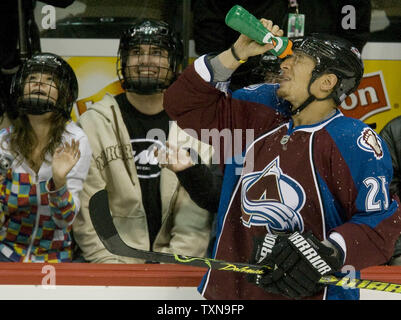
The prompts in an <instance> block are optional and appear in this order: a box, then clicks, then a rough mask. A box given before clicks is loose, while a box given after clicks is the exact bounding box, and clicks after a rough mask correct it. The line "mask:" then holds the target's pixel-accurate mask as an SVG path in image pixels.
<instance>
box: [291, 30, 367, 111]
mask: <svg viewBox="0 0 401 320" xmlns="http://www.w3.org/2000/svg"><path fill="white" fill-rule="evenodd" d="M292 41H293V50H294V52H296V51H301V52H302V53H304V54H306V55H308V56H310V57H311V58H312V59H314V60H315V63H316V65H315V68H314V70H313V71H312V77H311V80H310V82H309V86H308V90H309V94H310V96H311V97H312V98H311V97H310V99H308V100H311V101H310V102H312V101H313V100H314V99H316V98H315V97H313V96H312V95H311V93H310V87H311V85H312V83H313V82H314V81H315V80H316V79H317V78H318V77H319V76H321V75H323V74H327V73H333V74H335V75H336V76H337V78H338V82H337V84H336V86H335V87H334V89H333V91H332V93H331V94H330V95H329V96H328V97H326V98H324V99H322V100H325V99H329V98H333V99H334V101H335V103H336V104H337V105H340V104H341V102H342V101H344V100H345V98H346V97H347V96H348V95H349V94H351V93H352V92H354V91H355V90H356V89H357V88H358V85H359V83H360V81H361V79H362V76H363V72H364V66H363V61H362V59H361V54H360V53H359V51H358V49H357V48H356V47H355V46H353V45H352V44H351V43H350V42H349V41H347V40H345V39H342V38H339V37H336V36H333V35H328V34H318V33H312V34H310V35H308V36H306V37H303V38H295V39H292ZM313 98H314V99H313ZM308 100H307V101H308ZM310 102H309V103H310ZM309 103H308V104H309ZM301 107H302V105H301V106H300V107H299V108H298V109H297V110H296V111H297V112H300V111H301V110H302V109H303V108H304V107H306V106H304V107H303V108H302V109H301Z"/></svg>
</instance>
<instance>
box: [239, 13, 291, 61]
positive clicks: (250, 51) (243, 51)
mask: <svg viewBox="0 0 401 320" xmlns="http://www.w3.org/2000/svg"><path fill="white" fill-rule="evenodd" d="M260 22H262V24H263V25H264V26H265V27H266V29H267V30H269V31H270V32H271V33H272V34H273V35H274V36H277V37H282V36H283V35H284V31H283V30H282V29H280V27H279V26H278V25H273V21H271V20H267V19H263V18H262V19H260ZM273 48H274V45H273V44H270V43H267V44H265V45H260V44H259V43H257V42H256V41H254V40H252V39H251V38H249V37H247V36H246V35H244V34H241V35H240V36H239V38H238V39H237V41H236V42H235V43H234V50H235V52H236V54H237V56H238V57H239V58H241V59H242V60H247V59H248V58H249V57H252V56H257V55H259V54H262V53H265V52H266V51H269V50H271V49H273Z"/></svg>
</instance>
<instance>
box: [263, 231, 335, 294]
mask: <svg viewBox="0 0 401 320" xmlns="http://www.w3.org/2000/svg"><path fill="white" fill-rule="evenodd" d="M271 258H272V259H273V260H274V263H275V267H274V271H273V272H272V273H271V275H270V276H269V278H268V279H267V280H268V281H264V279H261V281H260V283H259V286H261V287H262V288H264V289H265V290H266V291H268V292H271V293H276V294H281V295H284V296H287V297H289V298H295V299H299V298H302V297H307V296H313V295H315V294H317V293H318V292H319V291H321V290H322V289H323V288H324V285H322V284H320V283H319V280H320V278H321V277H322V276H324V275H328V274H332V273H334V272H336V271H338V270H339V269H340V268H341V266H342V264H343V262H342V260H343V258H342V256H341V254H339V252H338V251H337V250H334V249H333V248H332V247H328V246H326V245H325V244H323V243H322V242H320V241H319V240H318V239H317V238H316V237H315V236H313V234H312V233H311V232H308V233H306V234H300V233H298V232H295V233H293V234H291V235H290V236H289V237H288V238H286V239H284V241H280V243H279V244H277V246H275V248H273V251H272V255H271Z"/></svg>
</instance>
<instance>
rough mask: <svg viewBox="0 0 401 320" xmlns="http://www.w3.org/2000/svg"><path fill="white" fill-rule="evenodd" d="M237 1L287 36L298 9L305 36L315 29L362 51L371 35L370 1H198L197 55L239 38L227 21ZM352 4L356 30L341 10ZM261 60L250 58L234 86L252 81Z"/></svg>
mask: <svg viewBox="0 0 401 320" xmlns="http://www.w3.org/2000/svg"><path fill="white" fill-rule="evenodd" d="M236 4H238V5H241V6H243V7H244V8H245V9H247V10H248V11H249V12H250V13H252V14H253V15H254V16H256V17H257V18H260V17H265V18H267V19H269V20H272V21H276V22H278V23H279V24H280V25H281V26H282V28H283V30H284V31H285V32H284V36H287V27H288V17H289V14H291V13H296V10H297V9H298V12H299V13H300V14H304V15H305V30H304V34H305V35H308V34H310V33H313V32H319V33H327V34H332V35H336V36H339V37H342V38H345V39H347V40H349V41H350V42H351V43H353V44H354V46H355V47H356V48H357V49H358V50H359V51H360V52H362V49H363V47H364V45H365V44H366V42H367V41H368V39H369V36H370V33H369V28H370V19H371V4H370V0H358V1H356V0H352V1H348V0H341V1H338V0H329V1H320V0H310V1H305V0H298V1H294V0H282V1H273V0H268V1H257V0H246V1H245V0H239V1H213V0H195V1H194V2H193V12H194V18H193V38H194V41H195V52H196V53H197V54H198V55H203V54H206V53H210V52H221V51H223V50H225V49H226V48H228V47H229V46H230V45H231V44H232V43H234V41H235V39H237V37H238V32H237V31H235V30H233V29H231V28H230V27H228V26H227V25H226V24H225V22H224V20H225V16H226V14H227V12H228V11H229V10H230V9H231V7H233V6H234V5H236ZM350 5H351V6H353V7H354V8H355V15H356V16H355V28H354V29H353V28H349V29H346V28H344V27H343V19H344V17H345V16H346V13H343V12H342V10H343V8H344V7H345V6H350ZM345 20H347V19H345ZM347 21H348V20H347ZM351 27H352V26H351ZM258 63H259V57H250V59H249V61H248V63H246V64H243V65H242V66H240V67H239V68H238V69H237V70H236V72H234V73H233V75H232V79H231V84H230V86H231V89H232V90H236V89H239V88H242V87H245V86H247V85H249V84H251V83H250V82H249V80H250V79H251V70H252V69H253V68H255V67H256V66H258ZM252 83H255V82H252Z"/></svg>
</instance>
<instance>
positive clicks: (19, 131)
mask: <svg viewBox="0 0 401 320" xmlns="http://www.w3.org/2000/svg"><path fill="white" fill-rule="evenodd" d="M10 122H11V125H12V126H13V128H12V130H11V132H10V133H9V146H8V149H9V150H10V151H11V153H12V154H13V155H14V156H16V157H18V158H19V157H22V159H25V160H26V161H27V162H28V164H29V165H30V166H33V165H34V162H33V159H32V154H33V150H34V149H35V147H36V146H37V145H38V143H39V140H38V137H37V136H36V134H35V132H34V131H33V128H32V126H31V123H30V122H29V119H28V117H27V116H26V115H20V116H19V117H17V118H16V119H10ZM49 122H50V130H49V134H48V138H49V139H48V142H47V144H46V146H45V147H44V148H43V150H42V152H41V154H40V159H41V160H42V161H45V155H46V153H47V152H49V153H50V154H51V155H53V153H54V151H55V150H56V148H57V147H58V146H59V145H60V144H61V143H62V140H63V133H64V132H65V128H66V124H67V122H68V120H67V119H66V118H65V117H64V116H63V115H61V114H60V113H58V112H57V113H56V112H54V113H53V116H52V117H51V118H50V119H49ZM22 159H20V160H22Z"/></svg>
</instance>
